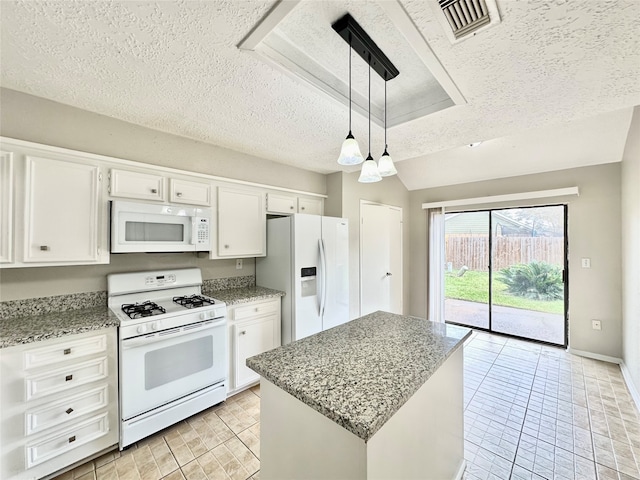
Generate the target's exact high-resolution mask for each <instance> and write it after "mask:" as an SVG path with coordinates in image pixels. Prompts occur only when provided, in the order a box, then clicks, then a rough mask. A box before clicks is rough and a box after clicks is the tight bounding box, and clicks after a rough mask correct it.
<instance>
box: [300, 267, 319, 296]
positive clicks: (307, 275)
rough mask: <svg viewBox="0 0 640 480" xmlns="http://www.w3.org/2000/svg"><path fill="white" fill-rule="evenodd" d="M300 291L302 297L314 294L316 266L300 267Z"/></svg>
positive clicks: (315, 291)
mask: <svg viewBox="0 0 640 480" xmlns="http://www.w3.org/2000/svg"><path fill="white" fill-rule="evenodd" d="M300 292H301V293H302V296H303V297H312V296H313V295H316V293H317V290H316V267H303V268H301V269H300Z"/></svg>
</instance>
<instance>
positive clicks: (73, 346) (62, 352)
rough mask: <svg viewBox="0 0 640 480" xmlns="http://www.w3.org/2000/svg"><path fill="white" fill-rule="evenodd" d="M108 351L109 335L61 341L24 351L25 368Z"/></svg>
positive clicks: (53, 363)
mask: <svg viewBox="0 0 640 480" xmlns="http://www.w3.org/2000/svg"><path fill="white" fill-rule="evenodd" d="M106 351H107V336H106V335H96V336H95V337H89V338H82V339H78V340H69V341H65V342H60V343H58V344H56V345H50V346H48V347H44V348H35V349H33V350H27V351H26V352H24V368H25V369H29V368H35V367H41V366H43V365H55V364H56V363H60V362H64V361H66V360H70V359H74V358H79V357H82V356H86V355H91V354H94V353H101V352H106Z"/></svg>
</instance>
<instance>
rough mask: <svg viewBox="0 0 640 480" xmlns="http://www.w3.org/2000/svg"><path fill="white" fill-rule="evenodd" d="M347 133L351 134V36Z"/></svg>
mask: <svg viewBox="0 0 640 480" xmlns="http://www.w3.org/2000/svg"><path fill="white" fill-rule="evenodd" d="M349 133H351V34H349Z"/></svg>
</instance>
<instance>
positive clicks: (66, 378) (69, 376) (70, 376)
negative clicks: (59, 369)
mask: <svg viewBox="0 0 640 480" xmlns="http://www.w3.org/2000/svg"><path fill="white" fill-rule="evenodd" d="M69 380H73V375H67V376H66V377H64V381H65V382H68V381H69Z"/></svg>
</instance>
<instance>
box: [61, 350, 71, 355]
mask: <svg viewBox="0 0 640 480" xmlns="http://www.w3.org/2000/svg"><path fill="white" fill-rule="evenodd" d="M62 353H63V354H64V355H69V354H70V353H71V349H70V348H65V349H64V351H63V352H62Z"/></svg>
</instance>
